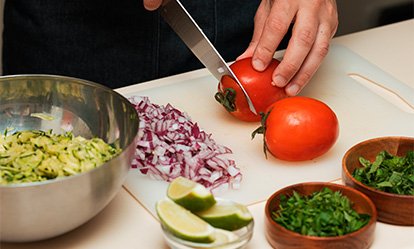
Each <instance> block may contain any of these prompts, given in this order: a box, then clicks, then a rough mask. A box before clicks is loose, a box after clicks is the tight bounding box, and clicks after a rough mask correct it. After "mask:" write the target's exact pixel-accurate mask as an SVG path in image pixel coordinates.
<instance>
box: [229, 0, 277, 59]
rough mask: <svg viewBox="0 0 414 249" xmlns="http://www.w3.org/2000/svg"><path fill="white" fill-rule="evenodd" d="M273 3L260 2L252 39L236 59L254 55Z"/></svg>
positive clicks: (265, 0)
mask: <svg viewBox="0 0 414 249" xmlns="http://www.w3.org/2000/svg"><path fill="white" fill-rule="evenodd" d="M271 7H272V6H271V4H270V3H269V1H267V0H264V1H262V2H261V3H260V5H259V8H258V9H257V11H256V15H255V17H254V30H253V37H252V40H251V42H250V44H249V46H248V47H247V49H246V51H244V53H243V54H241V55H240V56H239V57H237V59H236V60H241V59H244V58H246V57H252V56H253V53H254V51H255V50H256V47H257V44H258V42H259V39H260V37H261V35H262V31H263V27H264V26H265V23H266V19H267V16H269V13H270V9H271Z"/></svg>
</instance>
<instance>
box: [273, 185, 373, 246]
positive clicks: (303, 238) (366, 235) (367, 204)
mask: <svg viewBox="0 0 414 249" xmlns="http://www.w3.org/2000/svg"><path fill="white" fill-rule="evenodd" d="M324 187H328V188H330V189H331V190H333V191H341V193H342V194H343V195H344V196H346V197H348V198H349V199H350V200H351V201H352V202H353V203H354V205H353V208H354V209H355V210H356V211H357V212H358V213H365V214H369V215H370V216H371V219H370V221H369V222H368V224H366V225H365V226H364V227H362V228H361V229H359V230H357V231H355V232H352V233H349V234H345V235H342V236H334V237H317V236H307V235H301V234H299V233H296V232H293V231H291V230H289V229H287V228H285V227H283V226H281V225H279V224H278V223H277V222H276V221H274V220H273V219H272V212H273V211H275V210H277V209H278V208H279V203H280V196H281V195H288V196H290V195H292V194H293V191H296V192H297V193H299V194H300V195H310V194H312V193H314V192H315V191H320V190H322V189H323V188H324ZM376 220H377V211H376V209H375V206H374V203H373V202H372V201H371V200H370V199H369V198H368V197H367V196H365V195H364V194H362V193H361V192H359V191H357V190H355V189H353V188H350V187H347V186H344V185H339V184H334V183H326V182H309V183H299V184H295V185H291V186H288V187H286V188H283V189H281V190H279V191H277V192H276V193H274V194H273V195H272V196H271V197H270V198H269V199H268V200H267V202H266V207H265V230H266V239H267V241H268V242H269V243H270V245H271V246H272V247H273V248H276V249H284V248H291V249H299V248H307V249H325V248H326V249H331V248H341V249H365V248H369V247H370V246H371V244H372V242H373V240H374V231H375V225H376Z"/></svg>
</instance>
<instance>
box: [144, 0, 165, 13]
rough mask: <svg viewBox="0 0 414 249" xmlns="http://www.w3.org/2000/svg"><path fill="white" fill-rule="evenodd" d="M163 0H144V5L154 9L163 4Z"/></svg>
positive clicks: (148, 8)
mask: <svg viewBox="0 0 414 249" xmlns="http://www.w3.org/2000/svg"><path fill="white" fill-rule="evenodd" d="M161 3H162V0H144V7H145V9H147V10H150V11H153V10H156V9H158V8H159V7H160V6H161Z"/></svg>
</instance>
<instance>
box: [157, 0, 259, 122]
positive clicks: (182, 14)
mask: <svg viewBox="0 0 414 249" xmlns="http://www.w3.org/2000/svg"><path fill="white" fill-rule="evenodd" d="M159 11H160V15H161V16H162V17H163V18H164V20H165V21H166V22H167V23H168V24H169V25H170V26H171V28H172V29H173V30H174V31H175V32H176V33H177V34H178V36H179V37H180V38H181V39H182V40H183V41H184V43H185V44H186V45H187V47H188V48H189V49H190V50H191V51H192V52H193V54H194V55H195V56H196V57H197V58H198V59H199V60H200V61H201V63H202V64H203V65H204V66H205V67H206V68H207V69H208V70H209V71H210V73H211V74H213V75H214V77H216V79H218V80H219V81H220V80H221V78H222V77H223V76H224V75H229V76H230V77H232V78H233V79H234V80H235V81H236V83H237V85H239V87H240V88H241V90H242V91H243V94H244V96H245V97H246V100H247V103H248V105H249V109H250V111H251V112H253V113H254V114H257V112H256V109H255V108H254V105H253V103H252V101H251V99H250V97H249V95H248V94H247V92H246V90H245V89H244V87H243V86H242V84H241V83H240V81H239V80H238V79H237V77H236V75H234V73H233V71H232V70H231V69H230V67H229V66H228V65H227V64H226V62H225V61H224V60H223V58H222V57H221V55H220V54H219V53H218V52H217V50H216V49H215V48H214V46H213V44H212V43H211V42H210V41H209V39H208V38H207V36H206V35H205V34H204V33H203V31H202V30H201V29H200V27H199V26H198V25H197V23H196V22H195V21H194V19H193V18H192V17H191V15H190V14H189V13H188V11H187V10H186V9H185V8H184V6H183V5H182V4H181V2H180V1H179V0H164V1H163V3H162V5H161V7H160V9H159Z"/></svg>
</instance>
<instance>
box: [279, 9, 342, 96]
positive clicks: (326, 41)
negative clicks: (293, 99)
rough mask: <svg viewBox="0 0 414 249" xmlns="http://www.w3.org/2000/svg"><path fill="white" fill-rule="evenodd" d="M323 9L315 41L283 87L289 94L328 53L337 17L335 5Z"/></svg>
mask: <svg viewBox="0 0 414 249" xmlns="http://www.w3.org/2000/svg"><path fill="white" fill-rule="evenodd" d="M324 10H325V11H324V13H325V14H326V15H325V16H323V15H322V17H321V19H322V20H320V21H319V26H318V30H317V32H316V37H315V41H314V43H313V45H312V47H311V49H310V51H309V53H308V54H307V55H306V57H305V60H304V61H303V62H302V64H301V65H300V68H299V70H298V71H297V72H296V73H295V74H294V76H293V77H292V79H291V80H290V83H289V84H288V85H287V86H286V88H285V91H286V93H287V95H289V96H294V95H297V94H298V93H299V92H300V91H301V90H302V89H303V87H305V85H306V84H307V83H308V82H309V81H310V80H311V78H312V76H313V75H314V74H315V72H316V71H317V69H318V68H319V66H320V65H321V64H322V61H323V59H324V58H325V57H326V55H327V54H328V51H329V45H330V40H331V39H332V37H333V36H334V34H335V32H336V29H337V27H338V19H337V13H336V6H335V5H332V6H327V7H326V8H324ZM278 69H279V70H280V68H277V69H276V70H275V75H277V74H278ZM281 70H283V68H282V69H281ZM286 83H287V82H286Z"/></svg>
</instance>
